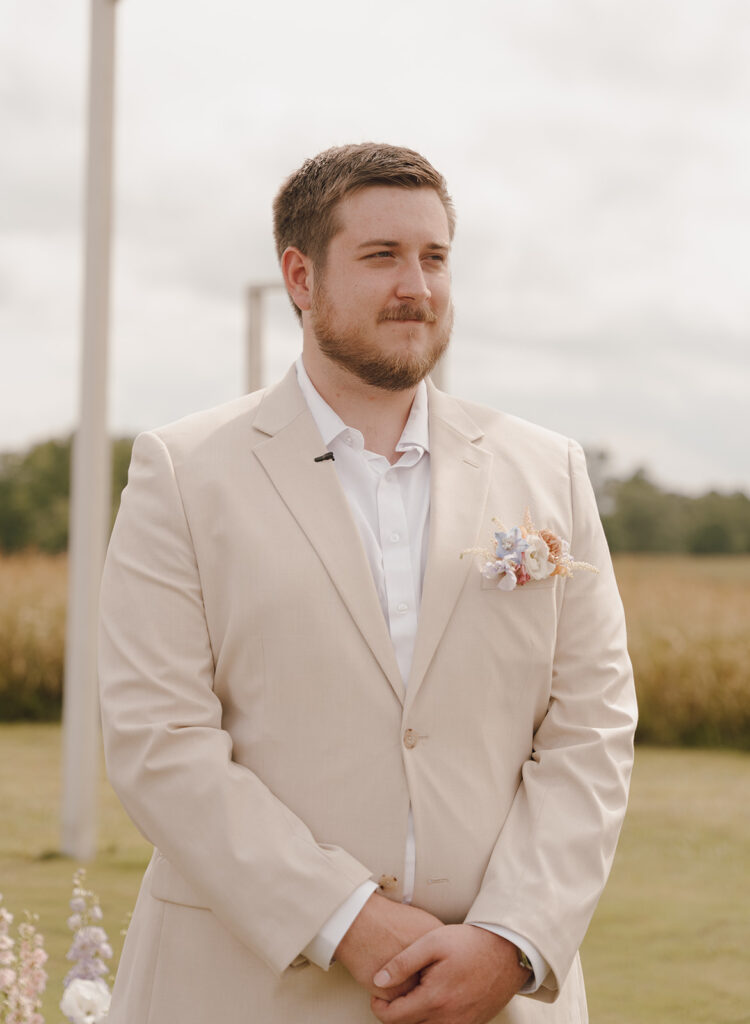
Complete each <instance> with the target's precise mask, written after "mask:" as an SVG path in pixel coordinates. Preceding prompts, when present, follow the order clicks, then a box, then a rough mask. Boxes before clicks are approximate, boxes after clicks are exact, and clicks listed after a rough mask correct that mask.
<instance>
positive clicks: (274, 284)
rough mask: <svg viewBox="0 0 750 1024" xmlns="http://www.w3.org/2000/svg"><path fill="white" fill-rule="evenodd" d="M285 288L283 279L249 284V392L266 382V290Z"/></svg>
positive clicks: (246, 355)
mask: <svg viewBox="0 0 750 1024" xmlns="http://www.w3.org/2000/svg"><path fill="white" fill-rule="evenodd" d="M282 290H285V285H284V282H283V281H264V282H263V283H260V282H256V283H255V284H249V285H248V286H247V347H246V352H245V387H246V390H247V392H248V393H250V392H252V391H257V390H258V388H262V387H263V385H264V383H265V360H264V358H263V347H264V346H263V333H264V330H263V328H264V326H265V323H264V317H263V307H264V305H265V301H264V300H265V297H266V292H278V291H282Z"/></svg>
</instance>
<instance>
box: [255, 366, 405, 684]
mask: <svg viewBox="0 0 750 1024" xmlns="http://www.w3.org/2000/svg"><path fill="white" fill-rule="evenodd" d="M254 426H255V427H256V429H259V430H262V431H263V432H264V433H268V434H269V435H270V436H269V437H268V439H267V440H264V441H261V442H260V443H259V444H257V445H256V446H255V449H254V451H255V455H256V456H257V458H258V459H259V461H260V463H261V464H262V466H263V468H264V469H265V471H266V473H267V474H268V476H269V477H270V479H271V482H272V483H273V485H274V487H275V488H276V490H277V491H278V493H279V495H280V497H281V498H282V500H283V501H284V503H285V504H286V505H287V507H288V508H289V510H290V512H291V513H292V515H293V516H294V518H295V519H296V521H297V523H298V524H299V526H300V529H301V530H302V531H303V532H304V533H305V535H306V537H307V538H308V540H309V541H310V543H311V544H312V546H313V547H314V548H315V550H316V552H317V554H318V556H319V558H320V560H321V562H322V563H323V565H324V566H325V568H326V571H327V572H328V574H329V576H330V577H331V580H332V581H333V584H334V586H335V587H336V589H337V590H338V592H339V594H340V595H341V599H342V600H343V602H344V604H345V605H346V607H347V608H348V609H349V612H350V613H351V615H352V618H353V619H354V621H355V622H356V624H357V627H358V628H359V630H360V632H361V633H362V636H363V637H364V639H365V641H366V643H367V644H368V646H369V647H370V649H371V650H372V652H373V654H374V655H375V657H376V658H377V660H378V663H379V664H380V667H381V668H382V670H383V672H384V673H385V675H386V677H387V679H388V681H389V683H390V684H391V686H392V687H393V690H394V692H395V693H396V696H397V697H398V699H399V700H400V701H401V703H403V700H404V687H403V683H402V680H401V674H400V672H399V668H398V663H397V661H396V655H395V653H394V650H393V644H392V643H391V639H390V636H389V635H388V628H387V626H386V623H385V619H384V618H383V611H382V608H381V606H380V601H379V600H378V595H377V591H376V589H375V583H374V581H373V578H372V571H371V569H370V565H369V563H368V561H367V556H366V554H365V551H364V548H363V546H362V541H361V539H360V536H359V531H358V530H357V525H356V523H355V522H354V519H353V517H352V515H351V512H350V510H349V506H348V504H347V501H346V496H345V495H344V492H343V490H342V489H341V485H340V483H339V480H338V476H337V475H336V470H335V468H334V465H333V462H332V461H331V460H326V461H325V462H315V461H314V460H315V456H316V455H320V454H322V453H323V451H324V445H323V442H322V440H321V437H320V434H319V433H318V430H317V427H316V426H315V421H314V420H313V418H312V415H311V413H310V411H309V409H308V407H307V404H306V403H305V400H304V398H303V396H302V393H301V392H300V390H299V387H298V385H297V381H296V375H295V372H294V367H292V370H291V371H290V373H289V374H287V376H286V377H285V378H284V380H283V381H281V382H280V384H278V385H277V386H276V388H274V389H273V390H272V391H269V392H268V393H267V394H266V396H265V397H264V399H263V402H262V404H261V406H260V407H259V409H258V414H257V416H256V418H255V423H254Z"/></svg>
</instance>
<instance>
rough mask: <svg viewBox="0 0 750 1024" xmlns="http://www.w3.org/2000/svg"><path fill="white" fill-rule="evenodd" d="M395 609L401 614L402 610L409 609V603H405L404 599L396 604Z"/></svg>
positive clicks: (406, 610)
mask: <svg viewBox="0 0 750 1024" xmlns="http://www.w3.org/2000/svg"><path fill="white" fill-rule="evenodd" d="M396 611H397V612H398V613H399V615H403V614H404V612H408V611H409V605H408V604H407V603H406V601H401V603H400V604H397V605H396Z"/></svg>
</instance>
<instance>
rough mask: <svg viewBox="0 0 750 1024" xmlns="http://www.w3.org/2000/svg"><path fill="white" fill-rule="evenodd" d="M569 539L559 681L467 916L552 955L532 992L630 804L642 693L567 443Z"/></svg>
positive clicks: (581, 473) (581, 466)
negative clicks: (579, 564)
mask: <svg viewBox="0 0 750 1024" xmlns="http://www.w3.org/2000/svg"><path fill="white" fill-rule="evenodd" d="M569 466H570V481H571V493H570V502H571V507H570V516H571V534H570V549H571V552H572V554H573V556H574V557H575V559H576V560H577V561H585V562H589V563H591V564H593V565H595V566H597V567H598V569H599V573H598V574H594V573H591V572H587V571H584V570H579V571H577V572H576V573H575V575H574V576H573V578H571V579H568V580H566V581H565V583H564V584H563V587H564V594H563V596H562V606H561V610H560V614H559V620H558V632H557V640H556V646H555V656H554V666H553V673H552V688H551V695H550V700H549V704H548V707H547V711H546V714H545V716H544V718H543V720H542V721H541V723H540V725H539V726H538V728H537V730H536V732H535V735H534V745H533V751H532V754H531V757H530V758H529V760H528V761H526V763H525V764H524V766H523V769H522V775H521V784H520V786H519V788H518V791H517V793H516V796H515V799H514V801H513V804H512V806H511V810H510V812H509V814H508V817H507V819H506V821H505V824H504V826H503V828H502V831H501V833H500V836H499V838H498V840H497V843H496V845H495V848H494V851H493V853H492V856H491V858H490V862H489V865H488V867H487V870H486V873H485V876H484V879H483V882H482V885H481V888H480V891H479V893H478V895H477V898H476V900H475V901H474V903H473V905H472V907H471V909H470V911H469V914H468V915H467V920H468V921H485V922H494V923H497V924H500V925H503V926H504V927H506V928H510V929H513V930H514V931H516V932H518V934H519V935H523V936H526V937H527V938H528V939H529V940H530V941H531V942H532V943H533V944H534V945H535V946H536V947H537V949H539V951H540V952H541V953H542V955H543V956H544V957H545V959H546V960H547V961H548V962H549V964H550V968H551V970H550V973H549V974H548V975H547V978H546V979H545V981H544V983H543V985H542V987H541V988H540V989H539V990H538V991H537V992H536V993H535V996H534V997H536V998H540V999H543V1000H546V1001H552V1000H554V999H555V998H556V996H557V993H558V991H559V989H560V987H561V986H562V983H563V981H564V980H565V978H566V976H567V974H568V971H569V970H570V967H571V965H572V962H573V959H574V957H575V954H576V951H577V949H578V947H579V946H580V944H581V942H582V941H583V937H584V935H585V933H586V929H587V927H588V924H589V921H590V920H591V916H592V914H593V912H594V909H595V907H596V904H597V901H598V899H599V896H600V895H601V892H602V889H603V888H604V885H605V882H606V880H607V876H608V874H609V871H610V868H611V866H612V860H613V857H614V852H615V846H616V843H617V838H618V835H619V832H620V827H621V825H622V820H623V816H624V814H625V808H626V804H627V793H628V784H629V779H630V771H631V767H632V759H633V735H634V731H635V725H636V701H635V690H634V686H633V675H632V669H631V666H630V659H629V657H628V653H627V645H626V635H625V618H624V613H623V608H622V603H621V601H620V597H619V594H618V591H617V585H616V583H615V578H614V573H613V570H612V563H611V559H610V556H609V551H608V549H607V543H606V540H605V537H604V532H603V530H602V526H601V522H600V519H599V515H598V512H597V508H596V502H595V500H594V495H593V491H592V489H591V485H590V483H589V480H588V476H587V473H586V466H585V459H584V455H583V451H582V450H581V448H580V447H579V446H578V445H576V444H575V443H573V442H571V443H570V445H569Z"/></svg>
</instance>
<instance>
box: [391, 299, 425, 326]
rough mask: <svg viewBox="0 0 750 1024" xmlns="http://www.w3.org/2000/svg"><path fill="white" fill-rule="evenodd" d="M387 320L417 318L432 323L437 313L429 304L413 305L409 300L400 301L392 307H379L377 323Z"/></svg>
mask: <svg viewBox="0 0 750 1024" xmlns="http://www.w3.org/2000/svg"><path fill="white" fill-rule="evenodd" d="M388 320H419V321H420V322H421V323H425V324H434V323H435V322H436V321H437V315H436V314H435V313H433V311H432V310H431V309H430V308H429V306H415V305H414V304H413V303H411V302H402V303H401V305H400V306H395V307H394V308H393V309H381V311H380V312H379V313H378V323H379V324H382V323H385V322H386V321H388Z"/></svg>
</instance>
